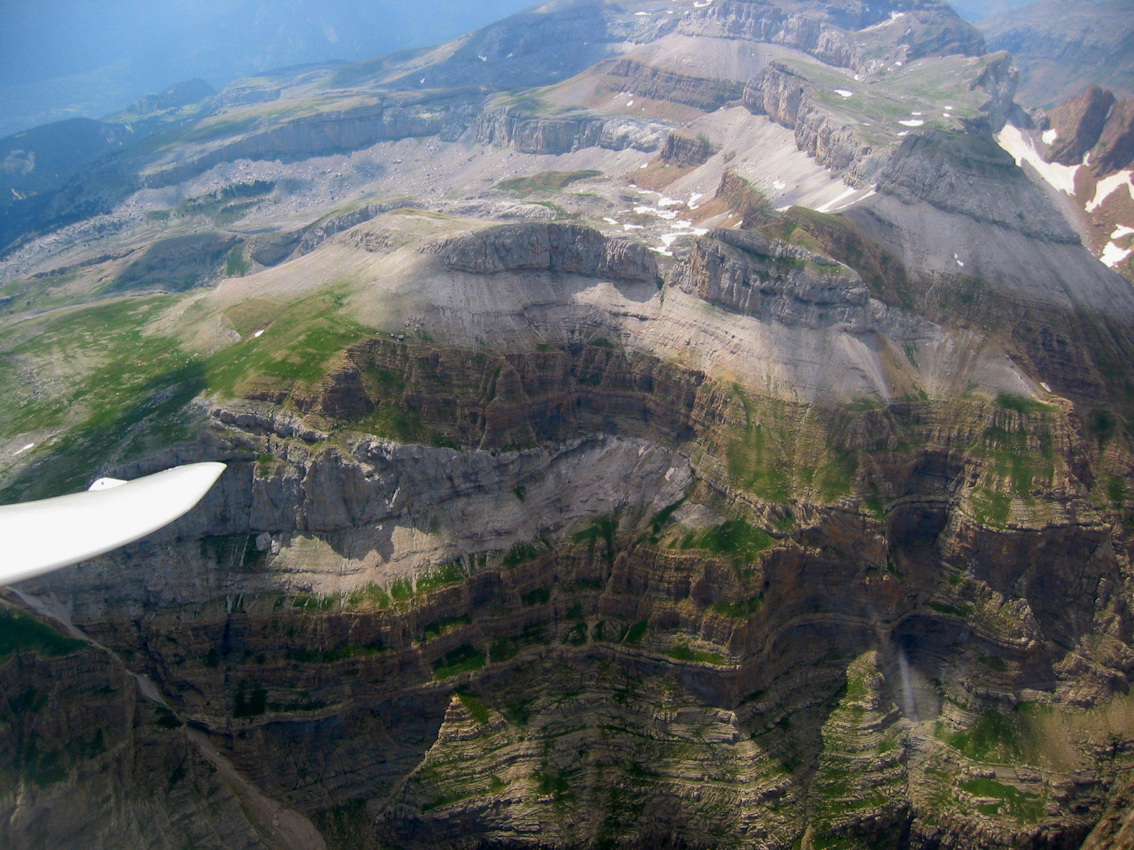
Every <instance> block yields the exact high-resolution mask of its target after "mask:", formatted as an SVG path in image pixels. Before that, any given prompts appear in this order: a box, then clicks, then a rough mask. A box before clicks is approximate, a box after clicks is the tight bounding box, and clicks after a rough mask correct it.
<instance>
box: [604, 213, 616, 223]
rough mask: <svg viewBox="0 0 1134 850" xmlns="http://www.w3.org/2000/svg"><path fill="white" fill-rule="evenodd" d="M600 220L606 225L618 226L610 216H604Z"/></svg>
mask: <svg viewBox="0 0 1134 850" xmlns="http://www.w3.org/2000/svg"><path fill="white" fill-rule="evenodd" d="M602 220H603V221H605V222H606V223H607V224H614V225H617V224H618V222H617V221H616V220H615V219H613V218H611V217H610V216H607V215H604V216H603V217H602Z"/></svg>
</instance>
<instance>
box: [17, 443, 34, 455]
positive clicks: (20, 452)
mask: <svg viewBox="0 0 1134 850" xmlns="http://www.w3.org/2000/svg"><path fill="white" fill-rule="evenodd" d="M34 448H35V443H28V444H27V445H26V446H24V447H23V448H22V449H19V450H18V451H15V452H13V453H12V457H15V456H16V455H22V454H23V453H24V452H26V451H28V450H29V449H34Z"/></svg>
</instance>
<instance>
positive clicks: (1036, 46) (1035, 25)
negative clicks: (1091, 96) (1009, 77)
mask: <svg viewBox="0 0 1134 850" xmlns="http://www.w3.org/2000/svg"><path fill="white" fill-rule="evenodd" d="M979 27H980V29H981V31H982V32H983V33H984V36H985V38H986V39H987V41H988V46H989V48H990V49H992V50H1007V51H1009V52H1010V53H1011V54H1012V55H1013V56H1014V57H1015V59H1016V62H1017V64H1018V65H1019V67H1020V69H1021V77H1020V89H1019V99H1020V101H1021V103H1023V104H1024V105H1025V106H1042V107H1049V106H1053V105H1054V104H1056V103H1059V102H1060V101H1062V100H1065V99H1067V98H1069V97H1072V96H1074V95H1076V94H1078V93H1079V92H1080V91H1082V90H1083V89H1084V88H1086V87H1087V86H1088V85H1092V84H1093V85H1100V86H1105V87H1106V88H1109V89H1111V90H1113V91H1114V92H1115V93H1116V94H1118V95H1119V96H1126V97H1129V96H1131V95H1134V0H1100V2H1093V0H1039V2H1036V3H1032V4H1030V5H1028V6H1023V7H1021V8H1018V9H1013V10H1012V11H1010V12H1006V13H1005V14H1002V15H997V16H995V17H991V18H985V19H983V20H981V21H980V23H979Z"/></svg>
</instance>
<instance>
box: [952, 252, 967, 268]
mask: <svg viewBox="0 0 1134 850" xmlns="http://www.w3.org/2000/svg"><path fill="white" fill-rule="evenodd" d="M953 259H954V260H956V262H957V265H958V266H960V267H961V268H964V267H965V264H964V261H962V260H961V258H960V257H958V256H957V255H956V254H953Z"/></svg>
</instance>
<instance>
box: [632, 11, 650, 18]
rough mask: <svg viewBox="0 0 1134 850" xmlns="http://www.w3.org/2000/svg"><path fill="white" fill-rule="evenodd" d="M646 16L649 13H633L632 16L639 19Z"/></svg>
mask: <svg viewBox="0 0 1134 850" xmlns="http://www.w3.org/2000/svg"><path fill="white" fill-rule="evenodd" d="M648 14H650V13H649V12H635V13H634V15H635V16H636V17H639V18H641V17H643V16H645V15H648Z"/></svg>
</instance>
